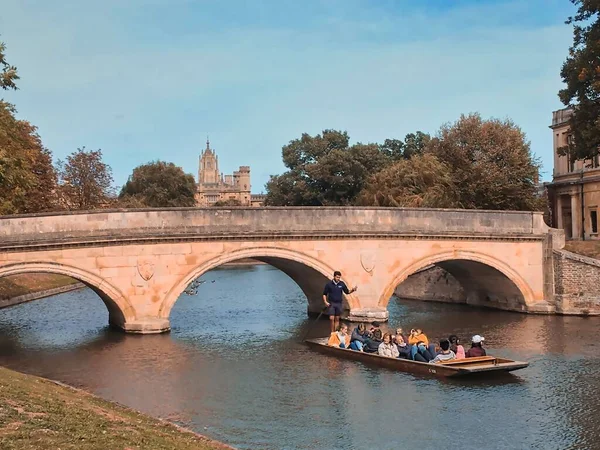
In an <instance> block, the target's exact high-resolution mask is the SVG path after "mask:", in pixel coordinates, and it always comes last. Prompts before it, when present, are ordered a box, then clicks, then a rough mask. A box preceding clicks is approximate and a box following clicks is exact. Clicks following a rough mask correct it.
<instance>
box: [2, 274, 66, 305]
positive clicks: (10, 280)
mask: <svg viewBox="0 0 600 450" xmlns="http://www.w3.org/2000/svg"><path fill="white" fill-rule="evenodd" d="M74 283H77V280H75V279H73V278H71V277H67V276H64V275H57V274H54V273H24V274H20V275H10V276H8V277H2V278H0V300H6V299H9V298H13V297H18V296H19V295H24V294H29V293H32V292H41V291H47V290H48V289H53V288H57V287H61V286H67V285H69V284H74Z"/></svg>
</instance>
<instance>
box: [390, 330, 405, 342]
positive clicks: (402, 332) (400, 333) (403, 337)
mask: <svg viewBox="0 0 600 450" xmlns="http://www.w3.org/2000/svg"><path fill="white" fill-rule="evenodd" d="M398 335H400V336H402V340H403V341H404V342H407V339H406V336H405V335H404V330H402V328H400V327H398V328H396V334H395V335H394V336H393V338H394V339H396V336H398Z"/></svg>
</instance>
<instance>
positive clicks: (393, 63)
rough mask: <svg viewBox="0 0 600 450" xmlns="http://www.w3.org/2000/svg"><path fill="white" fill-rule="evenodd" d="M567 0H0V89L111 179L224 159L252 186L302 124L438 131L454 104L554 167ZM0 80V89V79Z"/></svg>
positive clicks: (374, 132) (315, 128)
mask: <svg viewBox="0 0 600 450" xmlns="http://www.w3.org/2000/svg"><path fill="white" fill-rule="evenodd" d="M573 11H574V8H573V5H572V4H571V3H570V2H569V0H527V1H522V0H514V1H513V0H454V1H453V0H423V1H415V0H377V1H375V0H373V1H359V0H319V1H318V0H304V1H297V0H277V1H274V0H273V1H267V0H247V1H241V0H240V1H226V0H221V1H217V0H215V1H201V0H197V1H192V0H144V1H142V0H127V1H121V0H104V1H102V2H92V1H87V0H62V1H61V0H57V1H53V2H48V1H46V0H4V1H3V6H2V16H0V40H2V41H4V42H5V43H6V44H7V46H8V50H7V57H8V61H9V62H10V63H11V64H14V65H16V66H17V67H18V69H19V73H20V76H21V80H20V82H19V87H20V90H19V91H16V92H8V93H3V95H4V98H5V99H6V100H8V101H10V102H13V103H15V104H16V106H17V108H18V110H19V116H20V117H21V118H24V119H27V120H29V121H30V122H32V123H33V124H35V125H37V126H38V127H39V133H40V135H41V136H42V139H43V142H44V143H45V145H46V146H47V147H48V148H50V149H51V150H52V152H53V153H54V156H55V158H64V157H65V156H66V155H68V154H69V153H71V152H73V151H74V150H76V149H77V147H81V146H86V147H87V148H88V149H97V148H101V149H102V151H103V153H104V156H105V161H106V162H107V163H108V164H110V165H111V167H112V169H113V175H114V178H115V183H116V184H117V185H122V184H123V183H124V182H125V181H126V180H127V177H128V176H129V175H130V174H131V171H132V170H133V168H134V167H136V166H137V165H139V164H143V163H146V162H149V161H153V160H158V159H160V160H165V161H171V162H174V163H175V164H177V165H180V166H182V167H183V168H184V170H185V171H186V172H189V173H193V174H194V175H195V176H196V174H197V162H198V155H199V152H200V151H201V149H202V148H203V147H204V146H205V141H206V136H207V135H210V140H211V144H212V147H214V148H215V149H216V150H217V153H218V155H219V161H220V168H221V170H222V171H223V172H225V173H231V172H232V171H233V170H235V169H237V167H238V166H240V165H250V166H251V169H252V191H253V192H255V193H258V192H261V191H263V190H264V184H265V183H266V181H267V180H268V177H269V175H270V174H278V173H281V172H283V171H284V170H285V168H284V166H283V164H282V162H281V147H282V146H283V145H285V144H286V143H287V142H289V141H290V140H292V139H295V138H297V137H299V136H300V135H301V133H303V132H307V133H310V134H316V133H319V132H321V131H322V130H323V129H328V128H333V129H342V130H346V131H348V133H349V135H350V137H351V140H352V142H363V143H367V142H383V140H384V139H386V138H403V137H404V135H405V134H406V133H410V132H414V131H416V130H422V131H425V132H429V133H435V132H436V130H438V129H439V127H440V125H441V124H443V123H445V122H453V121H455V120H456V119H457V118H458V117H459V116H460V114H461V113H469V112H480V113H481V114H482V115H483V116H484V117H499V118H505V117H510V118H512V119H513V120H514V121H515V122H516V123H517V124H518V125H519V126H521V127H522V128H523V130H524V131H525V133H526V134H527V136H528V139H529V140H530V141H531V147H532V150H533V151H534V153H535V154H536V155H538V156H540V157H541V158H542V161H543V164H544V167H543V172H544V173H543V174H542V176H543V179H544V180H548V179H550V178H551V174H552V134H551V132H550V130H549V128H548V125H549V124H550V122H551V118H552V117H551V112H552V110H554V109H558V108H561V107H562V105H561V103H560V102H559V100H558V97H557V92H558V90H559V89H560V88H561V80H560V76H559V72H560V67H561V65H562V62H563V61H564V59H565V57H566V55H567V51H568V47H569V45H570V43H571V40H572V32H571V27H570V26H568V25H565V24H564V20H565V18H566V17H567V16H568V15H570V14H572V13H573ZM0 95H1V94H0Z"/></svg>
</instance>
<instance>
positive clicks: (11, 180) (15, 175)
mask: <svg viewBox="0 0 600 450" xmlns="http://www.w3.org/2000/svg"><path fill="white" fill-rule="evenodd" d="M15 114H16V111H15V108H14V107H13V106H12V105H10V104H9V103H6V102H3V101H0V214H19V213H34V212H40V211H48V210H52V209H55V208H56V202H55V195H56V172H55V171H54V168H53V166H52V155H51V153H50V151H49V150H48V149H46V148H44V146H43V145H42V141H41V139H40V137H39V135H38V134H37V130H36V127H34V126H33V125H31V124H30V123H29V122H27V121H24V120H18V119H17V118H16V117H15Z"/></svg>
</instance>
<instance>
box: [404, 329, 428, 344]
mask: <svg viewBox="0 0 600 450" xmlns="http://www.w3.org/2000/svg"><path fill="white" fill-rule="evenodd" d="M419 341H421V342H423V343H424V344H425V347H428V346H429V339H427V336H426V335H425V333H423V330H421V329H420V328H413V329H412V330H410V335H409V336H408V343H409V344H410V345H415V344H417V343H418V342H419Z"/></svg>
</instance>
